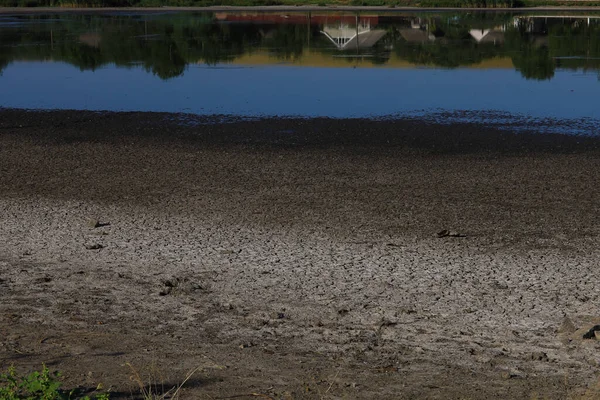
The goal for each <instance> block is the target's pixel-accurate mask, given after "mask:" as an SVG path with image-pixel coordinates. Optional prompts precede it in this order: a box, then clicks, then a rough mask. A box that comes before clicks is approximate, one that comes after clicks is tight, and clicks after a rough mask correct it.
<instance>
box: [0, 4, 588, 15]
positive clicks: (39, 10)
mask: <svg viewBox="0 0 600 400" xmlns="http://www.w3.org/2000/svg"><path fill="white" fill-rule="evenodd" d="M132 11H134V12H150V13H162V12H193V11H196V12H200V11H212V12H225V11H233V12H240V11H254V12H308V11H342V12H356V11H387V12H410V11H465V12H466V11H485V12H523V11H526V12H527V11H600V7H598V6H560V7H552V6H542V7H521V8H467V7H391V6H317V5H309V6H304V5H302V6H287V5H286V6H248V7H238V6H211V7H171V6H168V7H95V8H90V7H82V8H69V7H4V8H0V14H44V13H65V14H67V13H103V12H132Z"/></svg>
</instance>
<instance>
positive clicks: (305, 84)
mask: <svg viewBox="0 0 600 400" xmlns="http://www.w3.org/2000/svg"><path fill="white" fill-rule="evenodd" d="M599 98H600V14H589V15H587V14H586V15H576V14H568V13H567V14H565V13H563V14H551V13H546V12H544V13H541V12H540V13H539V14H532V13H529V14H525V13H519V12H515V13H500V12H487V13H475V12H470V13H457V12H448V13H437V12H420V13H406V12H393V11H390V12H385V13H380V14H377V13H371V12H361V13H327V12H316V11H313V12H310V13H309V12H303V13H286V12H278V13H255V12H245V13H233V12H227V13H189V12H188V13H141V14H132V13H126V12H112V13H93V14H88V15H86V14H80V13H71V14H57V15H0V107H17V108H32V109H88V110H135V111H168V112H183V113H192V114H203V115H206V114H225V115H235V116H249V117H254V116H307V117H310V116H328V117H387V116H398V115H409V116H423V117H432V118H438V119H442V120H447V121H453V120H460V119H469V120H484V121H487V122H490V123H499V124H508V123H514V121H515V118H520V119H519V120H520V121H521V123H522V124H529V125H530V124H532V123H536V124H541V125H543V126H545V129H548V130H552V129H553V128H556V127H557V126H562V128H561V129H563V130H564V129H565V127H569V128H570V129H571V130H572V131H573V132H577V133H584V134H600V131H599V129H600V124H598V120H600V101H599Z"/></svg>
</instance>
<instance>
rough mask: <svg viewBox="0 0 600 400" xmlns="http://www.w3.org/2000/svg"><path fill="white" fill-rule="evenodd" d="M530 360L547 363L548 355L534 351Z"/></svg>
mask: <svg viewBox="0 0 600 400" xmlns="http://www.w3.org/2000/svg"><path fill="white" fill-rule="evenodd" d="M530 358H531V359H532V360H533V361H548V360H549V359H548V355H547V354H546V353H544V352H543V351H535V352H533V353H531V355H530Z"/></svg>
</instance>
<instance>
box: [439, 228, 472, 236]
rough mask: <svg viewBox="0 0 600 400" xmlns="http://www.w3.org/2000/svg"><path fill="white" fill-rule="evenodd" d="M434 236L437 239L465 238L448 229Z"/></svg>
mask: <svg viewBox="0 0 600 400" xmlns="http://www.w3.org/2000/svg"><path fill="white" fill-rule="evenodd" d="M436 236H437V237H439V238H443V237H465V235H463V234H462V233H459V232H454V231H449V230H448V229H444V230H441V231H439V232H438V233H436Z"/></svg>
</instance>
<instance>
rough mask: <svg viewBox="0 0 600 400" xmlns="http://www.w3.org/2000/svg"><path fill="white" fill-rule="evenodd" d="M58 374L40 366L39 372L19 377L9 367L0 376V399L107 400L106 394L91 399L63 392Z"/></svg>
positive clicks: (75, 393)
mask: <svg viewBox="0 0 600 400" xmlns="http://www.w3.org/2000/svg"><path fill="white" fill-rule="evenodd" d="M59 379H60V374H59V373H53V372H50V370H49V369H48V367H46V366H45V365H43V366H42V370H41V371H34V372H31V373H30V374H28V375H24V376H20V375H18V374H17V371H16V369H15V368H14V367H13V366H11V367H9V368H8V370H7V371H6V372H4V373H1V374H0V399H2V400H108V399H109V395H108V394H107V393H102V394H97V395H95V396H93V397H89V396H79V395H78V393H77V390H71V391H64V390H61V389H60V387H61V385H62V383H61V382H60V380H59Z"/></svg>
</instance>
